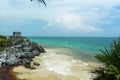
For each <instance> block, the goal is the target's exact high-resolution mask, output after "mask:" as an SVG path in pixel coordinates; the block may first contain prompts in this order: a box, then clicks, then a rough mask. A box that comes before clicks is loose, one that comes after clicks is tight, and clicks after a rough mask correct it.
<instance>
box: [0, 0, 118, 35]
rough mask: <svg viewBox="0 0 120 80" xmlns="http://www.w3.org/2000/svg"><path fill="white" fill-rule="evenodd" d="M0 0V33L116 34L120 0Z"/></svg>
mask: <svg viewBox="0 0 120 80" xmlns="http://www.w3.org/2000/svg"><path fill="white" fill-rule="evenodd" d="M45 2H46V4H47V7H45V6H44V4H39V3H37V2H31V1H30V0H0V34H1V35H12V32H13V31H19V32H22V35H24V36H73V37H76V36H79V37H120V0H45Z"/></svg>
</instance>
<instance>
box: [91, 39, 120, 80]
mask: <svg viewBox="0 0 120 80" xmlns="http://www.w3.org/2000/svg"><path fill="white" fill-rule="evenodd" d="M100 52H101V53H102V54H98V55H97V56H96V58H97V59H98V60H99V61H100V62H101V63H103V65H102V67H100V68H99V69H96V70H95V71H93V72H94V73H95V74H96V75H97V77H95V78H94V80H120V39H119V40H116V41H113V43H112V45H111V47H110V49H106V48H105V50H101V51H100Z"/></svg>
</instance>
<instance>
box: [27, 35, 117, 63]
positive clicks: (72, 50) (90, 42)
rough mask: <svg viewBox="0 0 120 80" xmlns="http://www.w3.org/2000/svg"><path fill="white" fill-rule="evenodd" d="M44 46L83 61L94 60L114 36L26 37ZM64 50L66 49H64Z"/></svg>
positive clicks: (107, 46)
mask: <svg viewBox="0 0 120 80" xmlns="http://www.w3.org/2000/svg"><path fill="white" fill-rule="evenodd" d="M28 38H29V39H30V40H31V41H33V42H36V43H38V44H40V45H42V46H43V47H44V48H49V49H52V48H53V49H59V50H60V49H61V53H60V52H59V53H58V54H65V55H70V56H73V57H75V58H77V59H81V60H83V61H88V60H89V61H95V55H97V54H100V51H99V50H100V49H104V48H109V47H110V45H111V43H112V41H113V40H116V39H117V38H115V37H28ZM65 50H66V51H65Z"/></svg>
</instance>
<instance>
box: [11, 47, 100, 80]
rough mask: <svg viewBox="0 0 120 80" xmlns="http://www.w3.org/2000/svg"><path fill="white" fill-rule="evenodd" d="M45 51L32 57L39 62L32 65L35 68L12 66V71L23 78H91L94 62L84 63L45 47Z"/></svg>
mask: <svg viewBox="0 0 120 80" xmlns="http://www.w3.org/2000/svg"><path fill="white" fill-rule="evenodd" d="M46 51H47V52H46V53H44V54H41V55H40V56H37V57H35V58H34V59H33V62H37V63H40V65H39V66H33V65H32V64H31V65H32V66H33V67H35V68H36V69H33V70H31V69H27V68H25V67H23V66H19V67H14V69H13V72H15V73H16V76H17V77H18V78H19V79H24V80H91V79H92V75H93V74H91V70H93V69H94V68H95V67H97V66H98V65H96V63H86V62H83V61H81V60H76V59H74V58H72V57H71V56H68V55H59V54H56V50H55V49H46Z"/></svg>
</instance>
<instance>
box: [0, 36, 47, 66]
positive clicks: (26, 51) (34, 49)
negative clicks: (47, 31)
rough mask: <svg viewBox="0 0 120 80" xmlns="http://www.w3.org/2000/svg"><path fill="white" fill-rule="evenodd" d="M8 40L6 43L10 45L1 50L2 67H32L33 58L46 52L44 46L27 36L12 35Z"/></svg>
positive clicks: (0, 61) (0, 62)
mask: <svg viewBox="0 0 120 80" xmlns="http://www.w3.org/2000/svg"><path fill="white" fill-rule="evenodd" d="M6 41H7V42H6V43H7V44H4V45H8V46H6V47H5V49H4V50H3V51H1V52H0V68H2V67H4V66H13V67H14V66H19V65H23V66H25V67H27V68H30V63H31V61H32V58H34V57H35V56H38V55H40V53H44V52H45V50H44V48H43V47H41V46H40V45H38V44H36V43H34V42H31V41H30V40H29V39H27V38H25V37H15V36H10V37H8V38H7V39H6Z"/></svg>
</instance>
